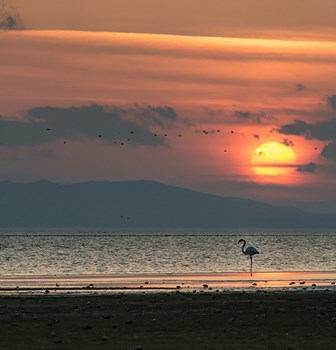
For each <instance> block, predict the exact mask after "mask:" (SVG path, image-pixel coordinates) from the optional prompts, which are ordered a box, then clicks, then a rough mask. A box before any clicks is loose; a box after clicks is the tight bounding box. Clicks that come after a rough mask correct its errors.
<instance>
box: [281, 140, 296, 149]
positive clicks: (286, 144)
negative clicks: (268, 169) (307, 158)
mask: <svg viewBox="0 0 336 350" xmlns="http://www.w3.org/2000/svg"><path fill="white" fill-rule="evenodd" d="M280 143H282V144H283V145H285V146H287V147H294V142H293V141H292V140H289V139H283V141H282V142H280Z"/></svg>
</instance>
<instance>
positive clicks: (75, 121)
mask: <svg viewBox="0 0 336 350" xmlns="http://www.w3.org/2000/svg"><path fill="white" fill-rule="evenodd" d="M176 120H177V113H176V112H175V110H174V109H172V108H171V107H166V106H165V107H160V106H158V107H153V106H147V107H140V106H136V105H135V106H134V107H129V108H118V107H105V106H101V105H97V104H92V105H89V106H81V107H68V108H57V107H36V108H32V109H30V110H28V111H27V113H26V114H25V116H24V118H23V119H20V120H18V119H16V120H13V119H8V118H4V117H0V140H1V142H2V146H3V147H19V146H25V145H28V146H36V145H40V144H45V143H49V142H52V141H56V140H61V141H65V140H66V141H78V140H80V139H83V138H87V139H90V140H98V139H101V140H102V141H104V142H107V143H111V144H112V143H116V142H130V143H131V144H139V145H147V146H153V147H155V146H160V145H164V144H165V139H164V137H162V136H160V135H156V134H153V132H152V131H151V130H150V129H149V126H156V127H160V128H165V127H168V126H169V125H170V124H171V123H172V122H175V121H176Z"/></svg>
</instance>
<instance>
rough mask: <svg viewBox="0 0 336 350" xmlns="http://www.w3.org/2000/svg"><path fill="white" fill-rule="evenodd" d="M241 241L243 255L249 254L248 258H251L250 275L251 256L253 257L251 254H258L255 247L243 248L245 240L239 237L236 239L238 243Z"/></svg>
mask: <svg viewBox="0 0 336 350" xmlns="http://www.w3.org/2000/svg"><path fill="white" fill-rule="evenodd" d="M241 242H243V243H244V244H243V246H242V252H243V254H244V255H249V256H250V259H251V267H250V272H251V276H252V258H253V255H255V254H259V252H258V250H257V248H254V247H247V248H246V249H245V250H244V247H245V245H246V241H245V239H240V240H239V241H238V244H239V243H241Z"/></svg>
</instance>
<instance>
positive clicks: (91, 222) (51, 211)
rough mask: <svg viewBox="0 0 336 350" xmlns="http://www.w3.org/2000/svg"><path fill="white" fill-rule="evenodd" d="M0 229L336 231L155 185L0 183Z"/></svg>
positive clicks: (293, 214)
mask: <svg viewBox="0 0 336 350" xmlns="http://www.w3.org/2000/svg"><path fill="white" fill-rule="evenodd" d="M0 212H1V217H0V226H1V227H27V228H28V227H135V228H136V227H139V228H140V227H157V228H160V227H161V228H162V227H172V228H173V227H181V228H183V227H199V228H206V227H209V228H210V227H214V228H215V227H216V228H218V227H223V228H225V227H270V228H271V227H336V217H335V215H324V214H307V213H305V212H303V211H301V210H300V209H297V208H293V207H279V206H276V205H270V204H265V203H261V202H256V201H252V200H248V199H241V198H223V197H219V196H215V195H210V194H205V193H199V192H195V191H192V190H188V189H183V188H178V187H174V186H169V185H164V184H160V183H157V182H152V181H127V182H86V183H78V184H72V185H59V184H55V183H51V182H47V181H40V182H35V183H27V184H23V183H13V182H8V181H5V182H0Z"/></svg>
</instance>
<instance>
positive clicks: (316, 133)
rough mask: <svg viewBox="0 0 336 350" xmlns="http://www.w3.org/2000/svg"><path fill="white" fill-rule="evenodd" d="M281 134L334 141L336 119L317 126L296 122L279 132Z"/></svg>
mask: <svg viewBox="0 0 336 350" xmlns="http://www.w3.org/2000/svg"><path fill="white" fill-rule="evenodd" d="M277 131H278V132H279V133H280V134H285V135H296V136H304V137H305V138H306V139H317V140H322V141H324V140H333V139H334V138H335V137H336V119H334V118H333V119H329V120H326V121H323V122H318V123H315V124H311V123H307V122H305V121H303V120H295V121H294V122H293V123H290V124H286V125H283V126H281V127H280V129H278V130H277Z"/></svg>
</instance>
